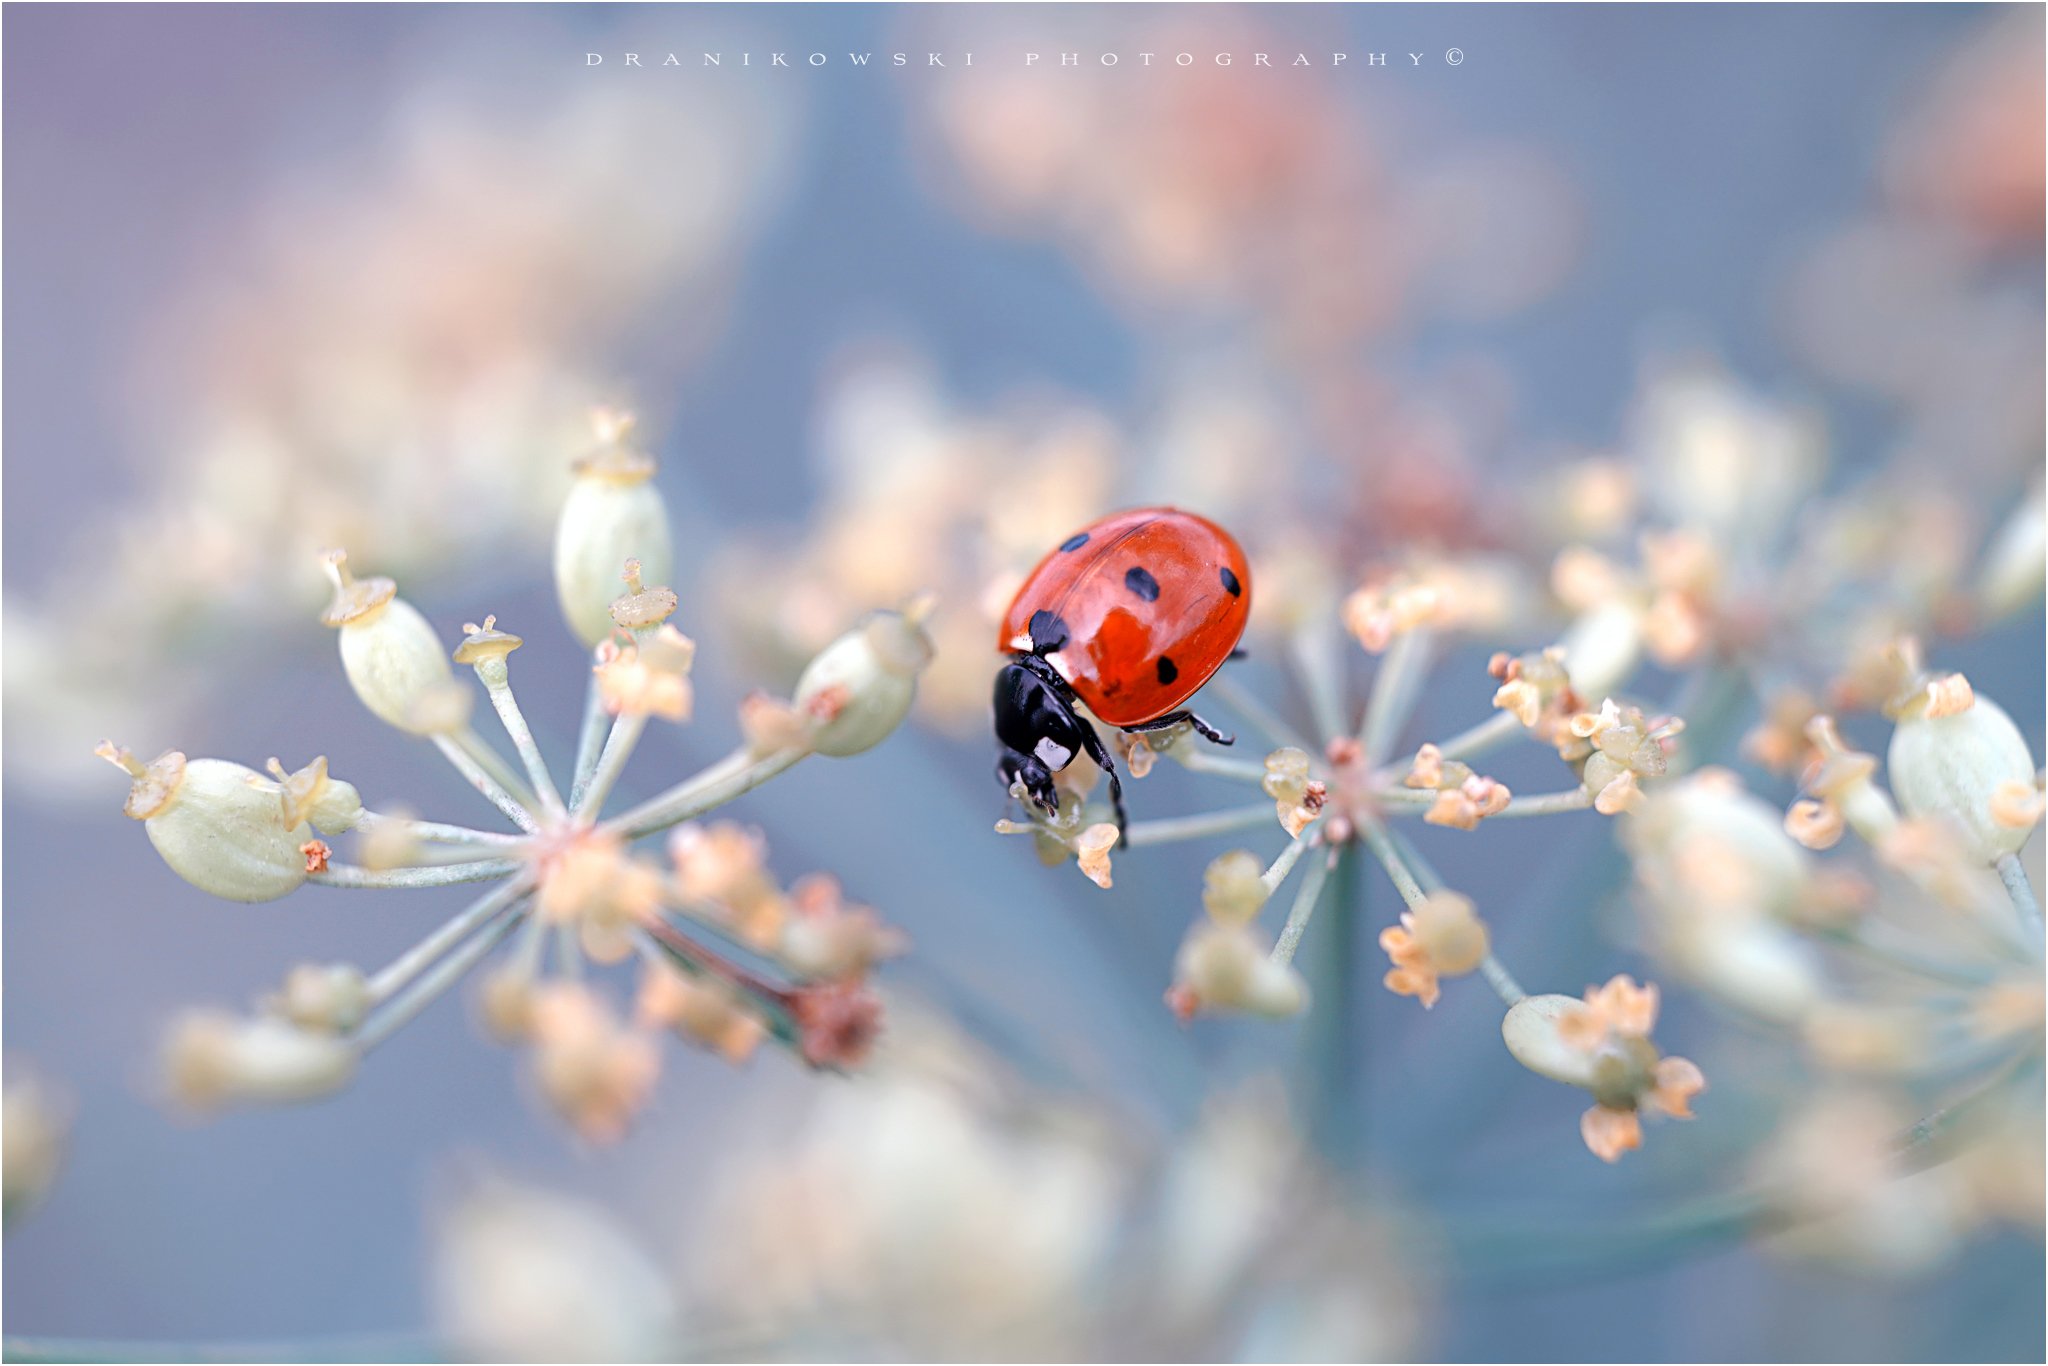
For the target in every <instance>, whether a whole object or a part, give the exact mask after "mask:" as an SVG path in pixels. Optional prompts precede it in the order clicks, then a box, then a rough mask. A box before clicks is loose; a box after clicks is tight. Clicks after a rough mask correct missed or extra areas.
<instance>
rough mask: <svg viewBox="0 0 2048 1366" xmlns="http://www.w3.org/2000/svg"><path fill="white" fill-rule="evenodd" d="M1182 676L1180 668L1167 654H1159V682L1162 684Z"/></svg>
mask: <svg viewBox="0 0 2048 1366" xmlns="http://www.w3.org/2000/svg"><path fill="white" fill-rule="evenodd" d="M1179 677H1180V669H1179V668H1178V667H1177V666H1176V665H1175V664H1174V662H1173V661H1172V660H1170V659H1168V658H1167V657H1166V656H1165V655H1161V656H1159V682H1160V684H1161V685H1162V686H1164V685H1165V684H1168V683H1171V682H1173V680H1174V679H1176V678H1179Z"/></svg>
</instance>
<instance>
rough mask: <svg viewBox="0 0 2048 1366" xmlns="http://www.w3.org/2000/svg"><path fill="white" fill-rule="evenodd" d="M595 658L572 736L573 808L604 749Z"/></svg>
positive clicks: (603, 724) (602, 703) (600, 702)
mask: <svg viewBox="0 0 2048 1366" xmlns="http://www.w3.org/2000/svg"><path fill="white" fill-rule="evenodd" d="M596 658H597V656H596V655H595V654H593V655H592V656H591V659H592V661H593V668H592V670H591V674H590V682H589V684H588V686H587V687H585V689H584V692H583V726H582V728H581V729H580V730H578V731H577V733H576V772H575V775H574V776H573V777H572V778H571V779H570V782H569V787H570V793H569V805H570V806H571V807H575V806H577V805H578V804H580V803H581V801H582V799H583V789H584V788H586V787H589V786H590V775H591V773H592V772H594V771H595V770H596V768H597V756H598V754H599V752H600V751H601V750H602V749H603V747H604V736H605V729H606V727H605V721H606V720H607V718H606V716H605V711H604V694H603V691H602V690H601V689H599V687H598V686H597V672H596V669H595V667H594V665H595V660H596Z"/></svg>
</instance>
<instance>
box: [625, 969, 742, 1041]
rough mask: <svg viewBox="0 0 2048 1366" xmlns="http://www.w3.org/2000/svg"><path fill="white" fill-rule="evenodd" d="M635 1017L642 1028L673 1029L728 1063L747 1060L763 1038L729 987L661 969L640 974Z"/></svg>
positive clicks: (673, 970) (705, 979)
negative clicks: (657, 1026) (660, 1027)
mask: <svg viewBox="0 0 2048 1366" xmlns="http://www.w3.org/2000/svg"><path fill="white" fill-rule="evenodd" d="M638 1011H639V1017H640V1021H641V1023H642V1024H649V1025H660V1026H663V1027H665V1028H668V1029H673V1030H674V1031H675V1032H676V1033H677V1034H680V1035H681V1036H682V1037H684V1038H686V1039H692V1040H694V1041H696V1042H697V1043H700V1044H702V1045H703V1046H704V1047H706V1048H708V1049H710V1050H711V1051H712V1052H714V1053H717V1054H718V1055H719V1056H721V1057H723V1058H724V1059H725V1060H726V1061H727V1062H732V1063H740V1062H745V1061H746V1060H747V1059H748V1058H750V1057H752V1056H753V1054H754V1050H755V1049H756V1048H758V1047H759V1046H760V1044H761V1040H762V1039H763V1038H765V1037H767V1033H768V1030H767V1026H765V1025H763V1024H762V1023H761V1021H760V1020H759V1019H758V1018H757V1017H756V1016H754V1015H753V1014H752V1013H750V1012H749V1011H748V1010H747V1009H746V1008H745V1006H744V1005H743V1004H742V1002H741V999H740V996H739V993H737V992H735V991H733V990H732V989H731V988H730V987H728V986H726V985H724V984H723V983H721V982H718V981H715V980H712V979H709V978H691V977H686V976H684V975H683V974H682V973H681V972H679V971H677V970H676V969H674V968H671V967H668V966H667V965H665V964H661V963H650V964H649V965H648V967H647V970H646V971H645V972H644V973H643V974H641V977H640V1000H639V1006H638Z"/></svg>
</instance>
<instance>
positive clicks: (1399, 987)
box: [1380, 892, 1488, 1010]
mask: <svg viewBox="0 0 2048 1366" xmlns="http://www.w3.org/2000/svg"><path fill="white" fill-rule="evenodd" d="M1380 947H1381V948H1382V949H1384V950H1385V951H1386V954H1387V957H1389V958H1391V959H1392V960H1393V961H1394V966H1393V968H1392V970H1390V971H1389V972H1388V973H1387V975H1386V978H1385V979H1384V980H1385V982H1386V987H1387V990H1389V991H1391V992H1393V993H1394V994H1396V995H1398V996H1413V997H1415V998H1417V999H1418V1000H1420V1001H1421V1002H1422V1007H1423V1009H1425V1010H1427V1009H1429V1008H1430V1007H1432V1006H1434V1005H1435V1004H1436V1003H1437V1000H1438V998H1439V997H1440V996H1441V995H1442V994H1443V989H1442V987H1441V986H1439V985H1438V982H1439V980H1440V979H1442V978H1445V977H1462V976H1464V975H1465V974H1466V973H1469V972H1472V971H1473V970H1475V969H1476V968H1478V966H1479V964H1480V963H1481V962H1483V961H1484V960H1485V958H1486V954H1487V948H1488V935H1487V931H1486V922H1484V921H1483V920H1481V919H1480V918H1479V917H1478V915H1477V914H1475V913H1474V911H1473V909H1472V902H1471V901H1470V900H1469V899H1468V898H1466V897H1463V896H1460V895H1458V894H1457V893H1456V892H1432V893H1430V895H1428V896H1427V897H1425V898H1423V900H1422V902H1421V904H1419V905H1417V906H1416V907H1415V908H1414V909H1413V910H1410V911H1404V912H1402V915H1401V923H1400V924H1399V925H1396V926H1389V927H1388V928H1387V929H1384V930H1382V931H1380Z"/></svg>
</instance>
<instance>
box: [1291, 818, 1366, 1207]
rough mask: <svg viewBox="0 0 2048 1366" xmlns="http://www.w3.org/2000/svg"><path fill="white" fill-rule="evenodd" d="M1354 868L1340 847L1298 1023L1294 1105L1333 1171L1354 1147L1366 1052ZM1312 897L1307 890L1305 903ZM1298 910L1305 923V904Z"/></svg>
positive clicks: (1349, 853)
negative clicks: (1298, 1088)
mask: <svg viewBox="0 0 2048 1366" xmlns="http://www.w3.org/2000/svg"><path fill="white" fill-rule="evenodd" d="M1318 867H1319V868H1321V869H1322V870H1323V872H1324V874H1325V875H1329V874H1330V873H1331V871H1332V870H1330V869H1329V868H1327V866H1325V865H1323V864H1321V863H1319V864H1318ZM1359 872H1360V867H1359V858H1358V852H1357V849H1356V847H1355V846H1351V845H1346V846H1343V847H1342V848H1340V849H1339V850H1338V852H1337V858H1336V867H1335V869H1334V881H1335V888H1334V893H1333V894H1331V895H1329V896H1328V898H1327V899H1328V903H1329V904H1328V905H1327V906H1325V907H1324V908H1323V909H1322V910H1321V911H1320V912H1318V913H1317V914H1316V944H1315V947H1314V952H1313V954H1312V955H1311V956H1310V959H1309V969H1308V974H1307V975H1308V977H1309V985H1310V990H1311V991H1312V993H1313V996H1312V999H1311V1000H1310V1003H1309V1009H1308V1015H1307V1018H1306V1019H1305V1020H1304V1021H1303V1026H1302V1044H1303V1049H1304V1056H1303V1067H1302V1089H1303V1091H1304V1092H1305V1094H1304V1095H1303V1096H1302V1098H1301V1102H1300V1113H1301V1114H1303V1115H1304V1116H1305V1117H1306V1120H1307V1124H1308V1134H1309V1138H1310V1140H1311V1141H1312V1142H1313V1143H1314V1144H1315V1146H1316V1147H1317V1149H1318V1150H1319V1151H1321V1152H1322V1153H1323V1155H1324V1157H1325V1158H1326V1159H1327V1160H1328V1161H1329V1162H1330V1164H1331V1166H1332V1167H1333V1168H1334V1169H1336V1170H1338V1171H1349V1170H1351V1169H1352V1168H1353V1165H1354V1164H1353V1161H1352V1159H1353V1158H1354V1157H1355V1156H1356V1152H1357V1149H1358V1147H1359V1134H1358V1120H1359V1108H1360V1107H1359V1093H1360V1089H1361V1088H1360V1082H1361V1076H1360V1068H1359V1064H1360V1061H1361V1059H1363V1058H1364V1057H1365V1056H1366V1055H1367V1050H1366V1049H1365V1047H1364V1046H1363V1045H1364V1041H1363V1039H1362V1038H1361V1037H1360V1034H1361V1028H1360V1019H1359V1016H1360V1011H1359V1004H1360V1002H1359V998H1358V992H1357V990H1356V987H1357V978H1358V967H1357V964H1356V962H1355V961H1354V960H1355V959H1356V958H1357V944H1358V925H1359V918H1360V916H1361V914H1362V913H1363V910H1364V906H1363V901H1362V896H1361V888H1360V881H1361V879H1360V876H1359ZM1320 892H1321V889H1318V893H1319V894H1320ZM1314 900H1315V898H1311V901H1310V904H1311V905H1313V904H1314ZM1290 918H1291V917H1290ZM1302 918H1303V922H1304V924H1303V927H1304V929H1305V928H1306V922H1307V919H1308V912H1307V911H1306V910H1304V912H1303V916H1302ZM1297 942H1298V937H1297Z"/></svg>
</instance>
